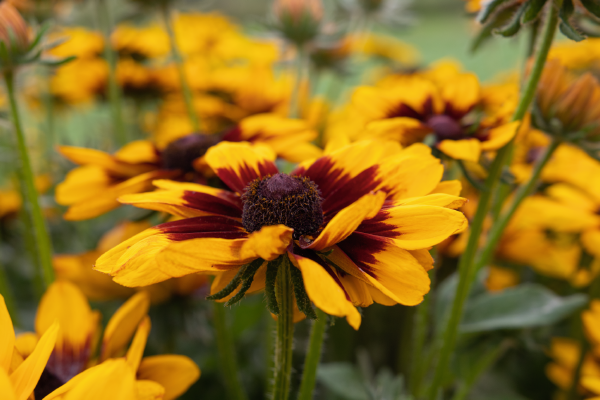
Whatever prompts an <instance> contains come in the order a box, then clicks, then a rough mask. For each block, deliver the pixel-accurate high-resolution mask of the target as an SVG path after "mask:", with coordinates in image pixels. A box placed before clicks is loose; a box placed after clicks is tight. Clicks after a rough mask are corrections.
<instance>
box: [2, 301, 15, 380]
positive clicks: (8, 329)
mask: <svg viewBox="0 0 600 400" xmlns="http://www.w3.org/2000/svg"><path fill="white" fill-rule="evenodd" d="M14 346H15V329H14V327H13V324H12V320H11V318H10V314H9V313H8V309H7V308H6V303H5V302H4V297H2V295H1V294H0V370H3V371H6V372H8V370H9V367H10V363H11V360H12V354H13V349H14Z"/></svg>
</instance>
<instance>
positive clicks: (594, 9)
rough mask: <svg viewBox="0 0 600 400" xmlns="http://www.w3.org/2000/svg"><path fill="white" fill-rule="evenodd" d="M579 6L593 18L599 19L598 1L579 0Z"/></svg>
mask: <svg viewBox="0 0 600 400" xmlns="http://www.w3.org/2000/svg"><path fill="white" fill-rule="evenodd" d="M581 4H582V5H583V6H584V7H585V8H586V10H588V11H589V12H590V13H591V14H592V15H594V16H595V17H598V18H600V2H598V0H581Z"/></svg>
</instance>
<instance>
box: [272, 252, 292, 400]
mask: <svg viewBox="0 0 600 400" xmlns="http://www.w3.org/2000/svg"><path fill="white" fill-rule="evenodd" d="M275 290H276V296H277V303H278V305H279V316H278V318H277V333H276V338H275V377H274V379H273V387H272V391H271V393H272V395H273V396H272V397H271V398H272V399H273V400H287V398H288V396H289V392H290V381H291V375H292V344H293V340H294V291H293V290H294V288H293V286H292V279H291V272H290V261H289V259H288V257H287V255H285V254H284V255H282V256H280V264H279V271H278V272H277V281H276V283H275Z"/></svg>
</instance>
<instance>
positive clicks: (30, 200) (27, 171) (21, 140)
mask: <svg viewBox="0 0 600 400" xmlns="http://www.w3.org/2000/svg"><path fill="white" fill-rule="evenodd" d="M4 81H5V82H6V92H7V95H8V100H9V103H10V113H11V119H12V122H13V127H14V132H15V135H16V137H17V151H18V152H19V158H20V160H21V168H19V177H20V180H21V182H20V183H21V187H22V193H23V197H24V198H23V207H24V208H25V210H26V211H27V214H28V215H29V220H30V222H31V225H32V229H33V232H30V233H32V234H33V235H32V236H33V237H34V238H35V239H34V245H35V251H36V253H37V261H38V262H39V270H40V274H41V275H42V280H43V282H44V285H45V286H46V287H48V286H49V285H50V284H51V283H52V282H53V281H54V269H53V268H52V242H51V241H50V235H49V234H48V228H47V227H46V222H45V221H44V215H43V214H42V208H41V207H40V203H39V200H38V192H37V190H36V188H35V177H34V175H33V170H32V168H31V162H30V160H29V153H28V152H27V143H25V135H24V134H23V129H22V125H21V118H20V117H19V108H18V105H17V99H16V97H15V88H14V74H13V72H12V70H6V71H5V72H4Z"/></svg>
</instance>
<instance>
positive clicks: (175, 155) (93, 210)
mask: <svg viewBox="0 0 600 400" xmlns="http://www.w3.org/2000/svg"><path fill="white" fill-rule="evenodd" d="M316 137H317V132H316V131H314V130H313V129H311V128H310V127H309V126H308V124H307V123H305V122H303V121H301V120H293V119H287V118H282V117H278V116H276V115H261V116H255V117H251V118H248V119H247V120H244V121H242V122H241V123H240V124H239V126H238V127H236V128H234V129H232V130H230V131H229V132H226V133H225V134H222V135H216V134H215V135H204V134H191V135H189V134H188V135H186V136H184V137H176V138H173V139H171V140H170V141H168V142H167V144H165V146H164V147H162V148H157V146H156V145H155V144H154V143H152V142H150V141H145V140H141V141H136V142H132V143H130V144H128V145H126V146H125V147H123V148H122V149H121V150H119V151H118V152H117V153H115V154H114V155H111V154H108V153H105V152H102V151H99V150H93V149H86V148H79V147H69V146H61V147H60V148H59V151H60V152H61V153H62V154H63V155H64V156H65V157H66V158H68V159H69V160H71V161H72V162H74V163H76V164H79V165H81V167H79V168H76V169H75V170H73V171H71V172H70V173H69V174H68V175H67V177H66V179H65V181H64V182H63V183H61V184H59V185H58V186H57V188H56V201H57V202H58V203H59V204H62V205H68V206H70V207H69V210H68V211H67V213H66V214H65V219H69V220H82V219H88V218H94V217H97V216H98V215H101V214H103V213H105V212H108V211H110V210H113V209H115V208H117V207H118V206H119V205H120V203H119V202H118V201H117V198H118V197H119V196H122V195H125V194H131V193H140V192H144V191H147V190H150V189H151V188H152V181H153V180H155V179H160V178H171V179H180V180H184V181H200V182H205V181H206V176H205V174H207V176H208V177H210V176H211V175H212V172H210V170H209V169H207V168H206V167H205V163H204V162H203V161H202V157H203V156H204V154H205V152H206V151H207V150H208V148H209V147H210V146H212V145H214V144H216V143H218V142H219V141H221V140H230V141H248V142H251V143H254V144H256V145H260V146H261V147H262V148H263V150H264V151H265V152H266V153H268V154H269V157H270V158H271V159H274V158H275V157H276V153H273V152H272V150H271V148H272V149H273V150H274V151H276V152H277V154H279V155H280V156H281V157H283V158H284V159H287V160H290V161H294V162H297V161H302V160H306V159H309V158H314V157H316V156H318V155H319V154H320V150H319V149H318V148H317V147H316V146H314V145H312V144H310V143H309V142H310V141H311V140H313V139H315V138H316ZM159 142H160V143H161V144H162V143H164V142H166V140H160V141H159Z"/></svg>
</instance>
